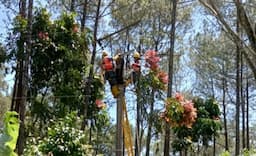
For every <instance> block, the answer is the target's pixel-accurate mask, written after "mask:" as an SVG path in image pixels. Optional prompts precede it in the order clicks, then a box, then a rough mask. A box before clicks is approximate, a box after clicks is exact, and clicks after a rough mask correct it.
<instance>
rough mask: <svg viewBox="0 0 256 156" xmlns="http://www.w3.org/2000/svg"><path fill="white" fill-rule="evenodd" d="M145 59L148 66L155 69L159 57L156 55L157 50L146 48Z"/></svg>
mask: <svg viewBox="0 0 256 156" xmlns="http://www.w3.org/2000/svg"><path fill="white" fill-rule="evenodd" d="M145 59H146V62H147V64H148V65H146V66H149V68H150V69H151V70H156V69H157V68H158V62H159V61H160V57H158V56H157V52H156V51H154V50H148V51H146V53H145Z"/></svg>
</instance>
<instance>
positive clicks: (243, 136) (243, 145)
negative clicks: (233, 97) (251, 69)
mask: <svg viewBox="0 0 256 156" xmlns="http://www.w3.org/2000/svg"><path fill="white" fill-rule="evenodd" d="M240 60H241V68H240V80H241V86H240V96H241V108H242V147H243V149H244V148H245V146H246V145H245V131H246V130H245V100H244V91H243V89H244V87H243V56H242V54H241V58H240Z"/></svg>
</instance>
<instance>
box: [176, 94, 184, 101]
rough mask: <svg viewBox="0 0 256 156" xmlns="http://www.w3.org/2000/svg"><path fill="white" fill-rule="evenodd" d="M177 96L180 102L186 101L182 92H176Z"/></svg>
mask: <svg viewBox="0 0 256 156" xmlns="http://www.w3.org/2000/svg"><path fill="white" fill-rule="evenodd" d="M175 98H176V99H177V100H178V101H179V102H181V101H184V97H183V96H182V95H181V93H176V94H175Z"/></svg>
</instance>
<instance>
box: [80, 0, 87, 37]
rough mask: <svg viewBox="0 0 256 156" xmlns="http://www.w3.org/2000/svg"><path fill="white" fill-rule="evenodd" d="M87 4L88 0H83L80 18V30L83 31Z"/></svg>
mask: <svg viewBox="0 0 256 156" xmlns="http://www.w3.org/2000/svg"><path fill="white" fill-rule="evenodd" d="M87 4H88V0H84V4H83V15H82V19H81V31H82V32H83V31H84V28H85V22H86V15H87Z"/></svg>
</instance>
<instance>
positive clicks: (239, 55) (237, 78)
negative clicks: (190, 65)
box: [235, 9, 241, 156]
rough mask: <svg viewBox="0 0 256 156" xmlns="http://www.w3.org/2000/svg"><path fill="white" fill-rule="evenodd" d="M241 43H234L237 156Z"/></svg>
mask: <svg viewBox="0 0 256 156" xmlns="http://www.w3.org/2000/svg"><path fill="white" fill-rule="evenodd" d="M238 15H239V9H237V16H238ZM239 23H240V21H239V18H237V33H238V34H239V33H240V30H239V28H240V27H239ZM240 48H241V45H240V44H239V43H238V44H237V45H236V117H235V118H236V139H235V155H236V156H238V155H239V153H240V121H239V120H240V90H241V89H240V86H241V79H240V78H241V77H240V68H241V65H240V60H241V51H240Z"/></svg>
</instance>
